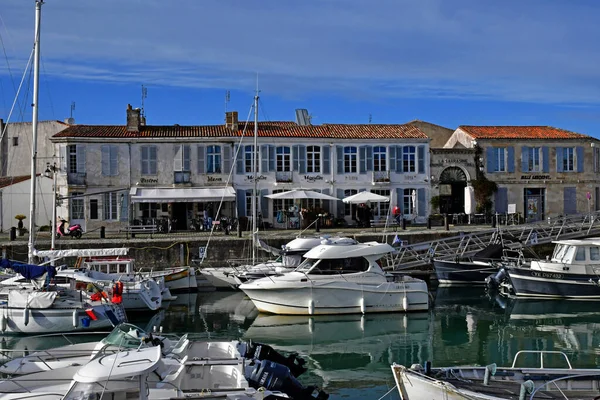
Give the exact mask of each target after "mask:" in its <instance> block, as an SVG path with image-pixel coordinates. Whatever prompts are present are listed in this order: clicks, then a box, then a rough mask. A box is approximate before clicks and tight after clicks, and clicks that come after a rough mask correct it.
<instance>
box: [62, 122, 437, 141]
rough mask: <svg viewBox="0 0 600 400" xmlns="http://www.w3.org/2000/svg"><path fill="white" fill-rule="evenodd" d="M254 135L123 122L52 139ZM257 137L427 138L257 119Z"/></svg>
mask: <svg viewBox="0 0 600 400" xmlns="http://www.w3.org/2000/svg"><path fill="white" fill-rule="evenodd" d="M244 129H246V133H245V134H246V135H247V136H252V135H253V134H254V124H253V123H252V122H250V123H248V124H246V123H245V122H240V123H239V124H238V130H237V131H232V130H231V129H229V128H227V127H226V126H225V125H204V126H179V125H172V126H150V125H149V126H142V127H140V131H139V132H128V131H127V127H126V126H123V125H72V126H69V127H68V128H66V129H64V130H63V131H61V132H59V133H57V134H56V135H54V136H53V137H54V138H123V139H128V138H169V137H173V138H177V137H179V138H181V137H190V138H194V137H219V138H222V137H239V136H242V134H243V132H244ZM258 136H260V137H290V138H336V139H427V135H425V133H423V132H422V131H421V130H420V129H419V128H417V127H416V126H414V125H410V124H396V125H378V124H364V125H360V124H323V125H307V126H299V125H296V123H294V122H291V121H274V122H259V124H258Z"/></svg>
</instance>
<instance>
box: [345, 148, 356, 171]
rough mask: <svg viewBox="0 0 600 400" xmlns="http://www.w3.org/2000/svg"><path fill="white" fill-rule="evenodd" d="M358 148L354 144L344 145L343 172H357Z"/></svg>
mask: <svg viewBox="0 0 600 400" xmlns="http://www.w3.org/2000/svg"><path fill="white" fill-rule="evenodd" d="M357 157H358V150H357V148H356V147H355V146H346V147H344V173H347V174H348V173H356V172H357V168H356V166H357Z"/></svg>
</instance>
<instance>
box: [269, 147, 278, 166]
mask: <svg viewBox="0 0 600 400" xmlns="http://www.w3.org/2000/svg"><path fill="white" fill-rule="evenodd" d="M276 157H277V156H276V155H275V146H269V171H275V159H276Z"/></svg>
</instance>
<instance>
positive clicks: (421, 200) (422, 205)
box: [417, 189, 427, 217]
mask: <svg viewBox="0 0 600 400" xmlns="http://www.w3.org/2000/svg"><path fill="white" fill-rule="evenodd" d="M417 207H418V208H419V209H418V210H417V211H418V215H419V216H420V217H424V216H425V215H427V202H426V201H425V189H417Z"/></svg>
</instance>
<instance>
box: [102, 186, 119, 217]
mask: <svg viewBox="0 0 600 400" xmlns="http://www.w3.org/2000/svg"><path fill="white" fill-rule="evenodd" d="M117 200H118V197H117V192H109V193H104V201H103V202H102V203H103V204H102V217H103V219H104V221H117V220H118V219H119V212H118V210H119V203H118V201H117Z"/></svg>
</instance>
